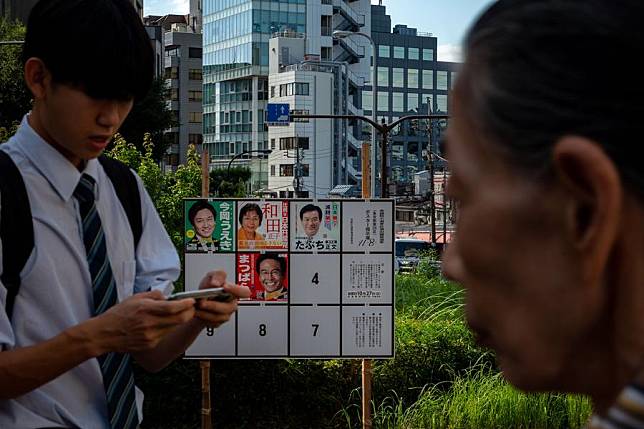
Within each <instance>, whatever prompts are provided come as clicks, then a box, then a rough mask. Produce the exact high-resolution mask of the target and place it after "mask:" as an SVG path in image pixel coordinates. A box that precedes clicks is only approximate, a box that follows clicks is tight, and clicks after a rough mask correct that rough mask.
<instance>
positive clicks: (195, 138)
mask: <svg viewBox="0 0 644 429" xmlns="http://www.w3.org/2000/svg"><path fill="white" fill-rule="evenodd" d="M188 143H189V144H194V145H200V144H201V143H203V135H201V134H188Z"/></svg>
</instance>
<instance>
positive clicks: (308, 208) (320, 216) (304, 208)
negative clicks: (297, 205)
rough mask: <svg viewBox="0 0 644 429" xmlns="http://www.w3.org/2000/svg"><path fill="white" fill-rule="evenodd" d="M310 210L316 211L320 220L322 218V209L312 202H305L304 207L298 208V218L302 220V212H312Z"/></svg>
mask: <svg viewBox="0 0 644 429" xmlns="http://www.w3.org/2000/svg"><path fill="white" fill-rule="evenodd" d="M312 211H316V212H318V218H319V219H320V220H322V209H321V208H319V207H318V206H315V205H313V204H307V205H305V206H304V207H302V209H301V210H300V220H303V218H304V213H306V212H312Z"/></svg>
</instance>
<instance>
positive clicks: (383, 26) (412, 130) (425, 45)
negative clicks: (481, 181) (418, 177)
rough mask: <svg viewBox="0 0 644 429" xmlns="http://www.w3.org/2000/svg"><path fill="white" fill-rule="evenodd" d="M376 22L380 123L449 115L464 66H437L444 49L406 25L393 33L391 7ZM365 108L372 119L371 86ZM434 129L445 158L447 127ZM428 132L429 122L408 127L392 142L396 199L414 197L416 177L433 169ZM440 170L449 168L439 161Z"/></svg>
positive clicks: (377, 12) (436, 124)
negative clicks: (429, 161) (443, 142)
mask: <svg viewBox="0 0 644 429" xmlns="http://www.w3.org/2000/svg"><path fill="white" fill-rule="evenodd" d="M371 22H372V28H371V36H372V38H373V39H374V42H375V43H376V45H377V50H378V61H377V68H378V70H377V78H376V80H377V82H378V100H377V116H378V121H379V122H380V121H382V119H384V120H385V122H387V123H389V122H393V121H395V120H397V119H398V118H400V117H403V116H406V115H414V114H427V113H428V112H431V113H446V114H447V113H449V107H450V106H449V97H448V91H449V90H450V89H451V87H452V83H453V82H454V80H455V79H456V75H457V72H458V70H459V66H460V64H459V63H452V62H444V61H438V60H437V56H436V55H437V48H438V43H437V38H436V37H433V36H432V34H430V33H422V32H419V31H417V29H415V28H409V27H407V26H406V25H396V26H394V28H393V30H392V28H391V18H390V16H389V15H387V14H386V9H385V6H377V5H373V6H371ZM362 107H363V109H364V113H365V115H371V111H372V108H373V99H372V87H371V86H367V87H366V88H365V90H364V91H363V92H362ZM428 107H429V109H428ZM431 125H432V127H431V128H432V133H431V134H432V151H433V152H434V153H435V154H439V155H440V150H439V147H438V144H437V143H438V139H439V138H440V132H441V128H442V127H443V126H444V125H445V121H433V122H432V124H431ZM428 128H429V123H428V121H414V122H410V123H403V124H402V125H401V126H400V127H399V128H398V131H397V132H395V133H393V135H392V136H391V137H390V141H389V148H390V149H389V156H390V157H391V158H390V160H389V163H388V165H390V171H389V179H390V181H389V183H392V184H393V185H394V186H393V187H392V189H391V190H392V191H394V192H392V194H395V193H396V191H398V193H407V192H413V191H412V190H413V186H412V184H413V181H414V174H415V173H416V172H418V171H422V170H425V169H426V168H427V161H426V159H424V158H426V155H427V153H428V152H427V149H428V142H429V136H428V132H427V131H428ZM364 131H365V135H368V134H369V133H370V128H369V127H365V128H364ZM435 166H436V168H437V169H441V168H442V167H443V163H442V161H441V160H440V158H436V164H435ZM377 167H378V168H379V167H380V163H379V162H378V164H377ZM395 185H398V186H395ZM405 185H407V186H405Z"/></svg>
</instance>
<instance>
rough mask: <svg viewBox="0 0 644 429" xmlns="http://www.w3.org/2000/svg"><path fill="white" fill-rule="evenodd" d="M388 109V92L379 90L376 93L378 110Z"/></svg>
mask: <svg viewBox="0 0 644 429" xmlns="http://www.w3.org/2000/svg"><path fill="white" fill-rule="evenodd" d="M388 110H389V93H388V92H379V93H378V111H380V112H382V111H385V112H386V111H388Z"/></svg>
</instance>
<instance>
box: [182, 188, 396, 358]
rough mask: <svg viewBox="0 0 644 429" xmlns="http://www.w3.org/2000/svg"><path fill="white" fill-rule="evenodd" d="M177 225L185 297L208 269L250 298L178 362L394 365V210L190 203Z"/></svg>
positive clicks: (352, 204)
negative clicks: (383, 361) (181, 234)
mask: <svg viewBox="0 0 644 429" xmlns="http://www.w3.org/2000/svg"><path fill="white" fill-rule="evenodd" d="M204 202H205V203H208V205H209V206H206V205H205V204H204ZM193 206H194V208H193V209H192V210H190V209H191V208H192V207H193ZM213 219H214V225H213V224H212V222H213ZM202 221H203V222H210V223H207V224H205V225H206V226H204V225H203V224H199V222H202ZM218 222H223V225H220V224H219V223H218ZM185 225H186V229H185V231H186V234H185V236H186V237H185V242H186V246H185V249H184V250H185V267H184V268H185V280H186V282H185V289H186V290H196V289H197V288H198V284H199V281H200V280H201V278H202V277H203V276H204V274H205V273H206V272H208V271H211V270H215V269H221V270H224V271H225V272H226V273H227V278H228V281H229V282H231V283H237V284H241V285H245V286H248V287H249V288H250V289H251V298H249V299H247V300H242V301H240V302H239V310H238V312H237V313H236V314H235V315H234V316H233V317H232V318H231V320H230V321H229V322H228V323H225V324H224V325H222V326H221V327H220V328H218V329H207V330H204V331H203V332H202V333H201V334H200V335H199V337H198V338H197V340H196V341H195V342H194V343H193V344H192V346H190V347H189V348H188V350H186V353H185V357H186V358H190V359H237V358H239V359H243V358H249V359H257V358H290V357H292V358H387V357H393V355H394V349H393V347H394V272H393V264H394V202H393V201H392V200H357V199H343V200H315V201H314V200H287V199H280V200H277V199H270V200H249V199H243V200H242V199H239V200H234V199H189V200H185ZM204 231H205V233H204ZM200 233H201V234H202V235H207V234H212V235H211V236H206V237H204V236H200V235H199V234H200ZM195 237H196V238H195ZM196 242H197V245H195V243H196ZM208 243H215V244H216V245H212V244H210V246H209V245H208ZM209 249H211V250H209Z"/></svg>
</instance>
